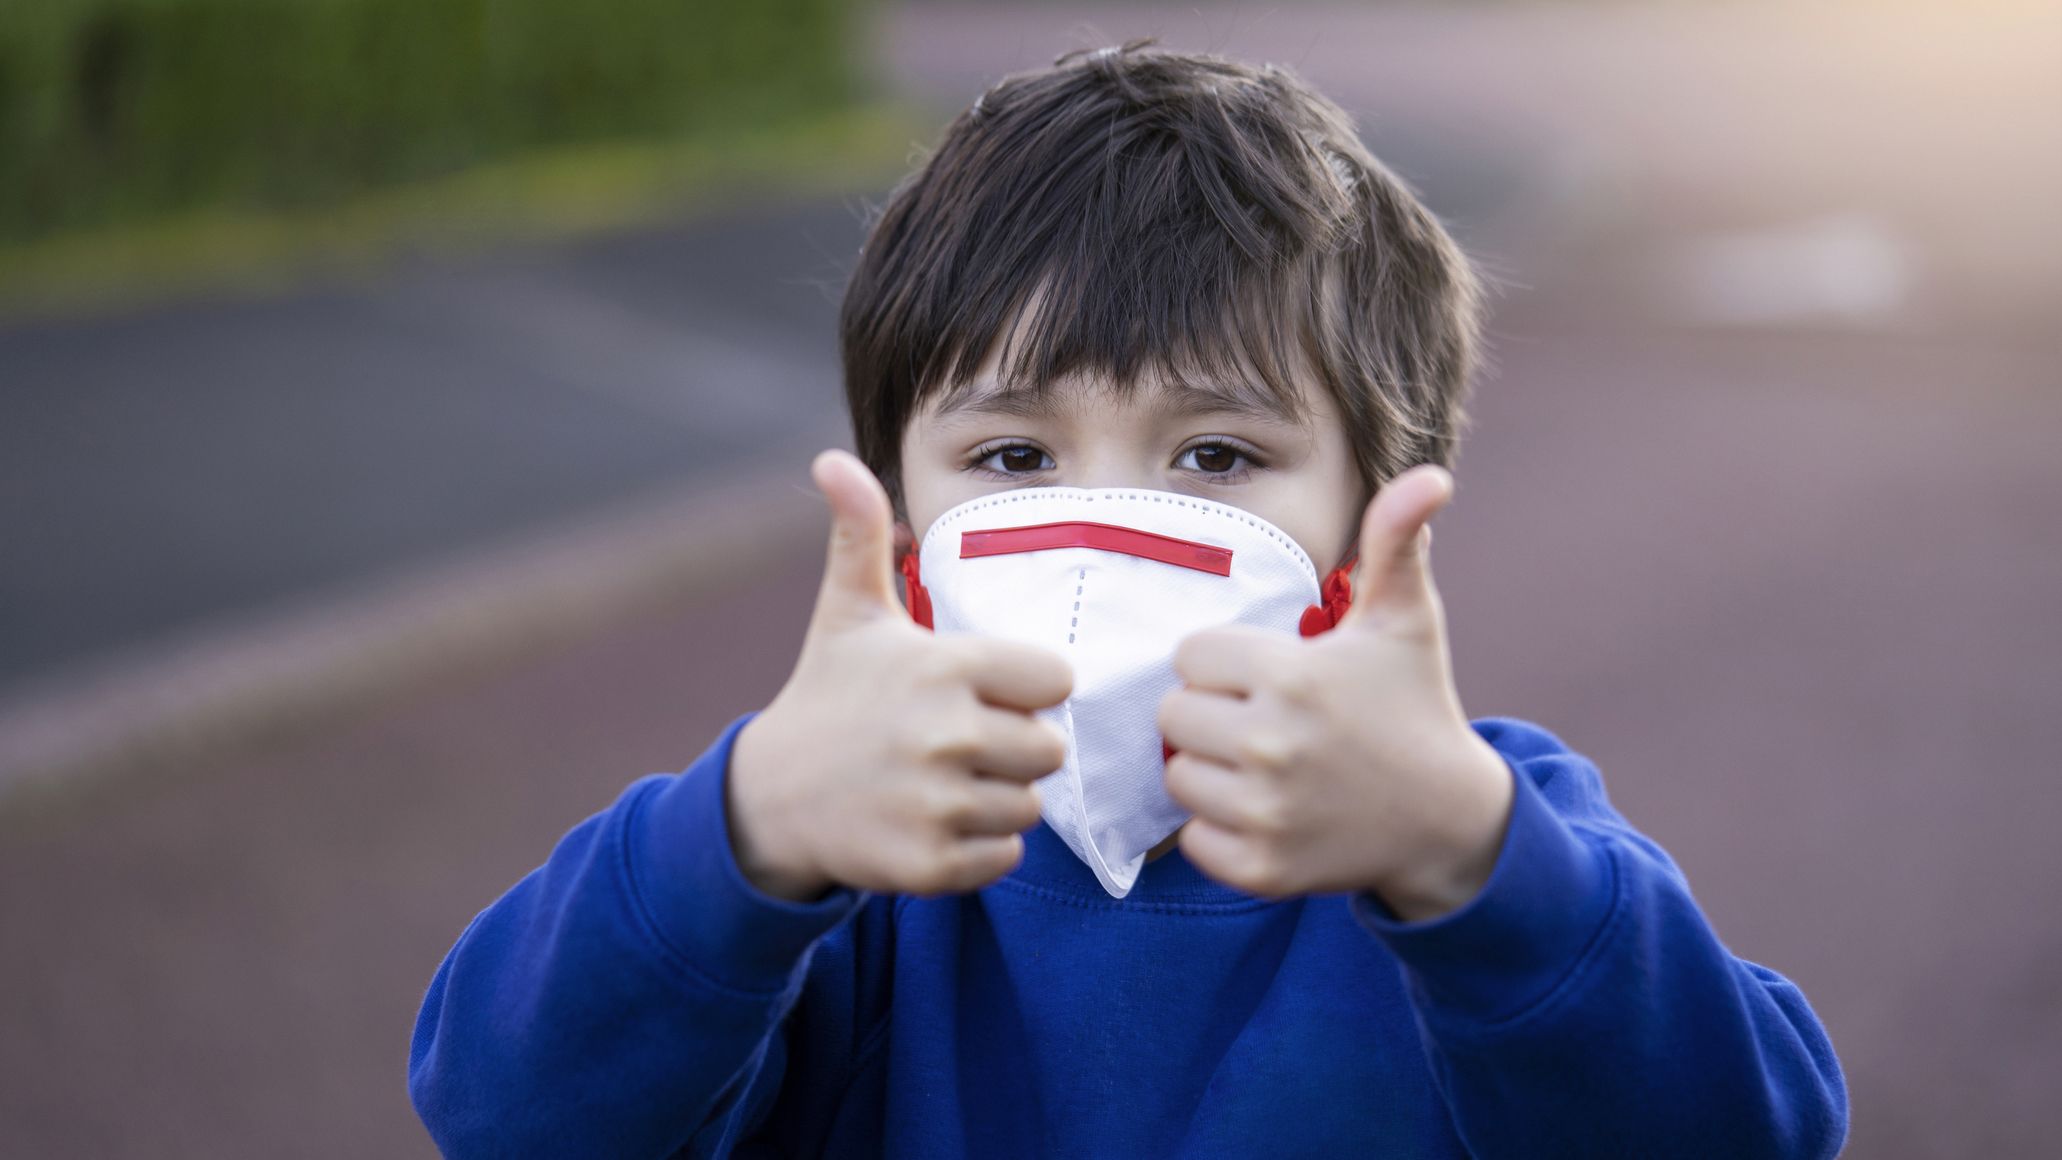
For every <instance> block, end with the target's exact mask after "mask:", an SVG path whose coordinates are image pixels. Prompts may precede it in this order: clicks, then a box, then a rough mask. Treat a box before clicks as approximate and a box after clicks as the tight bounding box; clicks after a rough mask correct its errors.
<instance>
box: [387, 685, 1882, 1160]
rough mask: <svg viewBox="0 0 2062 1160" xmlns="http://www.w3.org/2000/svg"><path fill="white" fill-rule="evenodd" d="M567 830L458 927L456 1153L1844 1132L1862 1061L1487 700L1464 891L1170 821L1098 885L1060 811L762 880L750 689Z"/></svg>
mask: <svg viewBox="0 0 2062 1160" xmlns="http://www.w3.org/2000/svg"><path fill="white" fill-rule="evenodd" d="M747 719H749V718H746V719H741V720H740V721H738V722H736V723H734V724H733V725H731V726H730V728H729V729H727V730H726V731H725V732H724V734H723V736H722V737H721V739H719V740H718V741H717V742H716V744H715V745H714V746H712V747H711V748H710V749H709V751H708V752H707V753H705V754H703V755H702V756H701V758H700V759H699V760H697V761H696V762H695V763H694V765H693V766H691V767H689V768H688V769H687V771H686V772H684V773H681V774H679V775H677V776H657V777H649V778H646V779H644V780H641V781H638V782H636V783H635V784H633V785H631V786H630V788H629V789H628V790H626V791H625V792H624V793H623V795H622V797H621V798H620V799H618V800H617V801H616V803H615V804H614V805H613V806H611V807H610V808H609V809H607V810H605V811H603V812H602V813H600V814H597V815H595V816H594V817H592V818H589V819H587V820H586V821H585V822H583V823H581V824H580V825H579V826H577V827H575V828H574V829H573V830H572V832H570V833H568V834H567V835H566V836H565V838H564V839H563V840H562V841H560V843H559V844H558V847H557V848H556V849H555V850H554V851H553V852H552V854H551V857H550V860H549V861H547V862H546V863H545V864H544V865H543V866H541V867H539V868H538V869H537V870H535V871H533V872H532V873H531V874H530V875H529V876H528V877H526V878H524V879H523V880H522V881H520V882H518V883H517V884H516V885H515V886H514V887H513V888H512V889H510V890H509V892H508V893H507V894H505V895H503V896H502V897H501V898H500V899H499V900H498V901H496V902H495V903H494V904H493V905H492V906H489V907H488V908H487V909H486V910H485V911H483V912H481V913H480V914H479V916H478V917H476V918H475V919H474V920H473V922H472V925H471V926H469V927H468V928H467V929H466V931H465V933H464V934H463V935H461V936H460V938H459V940H458V943H457V945H456V946H454V947H453V948H452V949H451V952H450V954H449V955H448V956H446V958H445V960H444V963H443V965H442V966H441V967H440V968H439V969H438V971H437V974H436V977H435V978H434V979H433V980H432V981H431V983H430V987H429V993H428V995H427V997H426V998H425V999H424V1001H423V1007H422V1013H421V1016H420V1018H419V1020H418V1022H417V1024H416V1029H415V1038H414V1044H413V1050H412V1052H411V1055H410V1059H409V1088H410V1092H411V1094H412V1096H413V1097H414V1100H415V1106H416V1109H417V1111H418V1112H419V1113H420V1114H421V1116H422V1118H423V1122H424V1123H425V1124H427V1125H428V1126H429V1129H430V1132H431V1134H432V1135H433V1136H434V1137H435V1138H436V1140H437V1143H438V1144H439V1145H441V1146H442V1147H443V1148H444V1150H445V1151H446V1152H447V1153H448V1154H450V1155H453V1156H498V1157H506V1156H552V1157H578V1156H609V1157H665V1156H675V1155H686V1156H722V1155H732V1154H735V1155H744V1156H790V1155H795V1156H816V1155H828V1156H837V1157H847V1156H888V1157H897V1158H904V1157H910V1158H919V1157H948V1156H949V1157H960V1156H974V1157H984V1158H985V1157H1016V1156H1023V1157H1047V1156H1065V1157H1077V1156H1078V1157H1120V1158H1132V1157H1176V1156H1179V1157H1220V1156H1221V1157H1256V1156H1269V1157H1274V1156H1376V1155H1379V1156H1384V1157H1460V1156H1476V1157H1525V1158H1527V1160H1536V1158H1540V1157H1554V1156H1571V1157H1589V1158H1595V1157H1614V1156H1625V1157H1665V1156H1700V1157H1703V1156H1708V1157H1724V1158H1727V1160H1750V1158H1753V1157H1764V1156H1766V1157H1806V1156H1832V1155H1833V1154H1835V1153H1836V1152H1837V1151H1838V1150H1839V1148H1840V1144H1841V1142H1842V1140H1843V1138H1844V1136H1845V1134H1846V1126H1847V1093H1846V1088H1845V1085H1844V1082H1843V1080H1842V1077H1841V1074H1840V1067H1839V1063H1838V1061H1837V1060H1836V1059H1835V1058H1834V1055H1833V1049H1832V1045H1831V1044H1830V1043H1829V1042H1828V1041H1827V1038H1826V1034H1825V1032H1824V1030H1822V1029H1821V1027H1820V1026H1819V1023H1818V1020H1817V1019H1816V1018H1815V1017H1814V1016H1813V1014H1812V1012H1811V1009H1810V1007H1809V1006H1808V1005H1807V1004H1806V1003H1805V1000H1804V996H1803V995H1802V994H1800V993H1799V992H1798V990H1797V988H1796V987H1794V986H1793V985H1791V984H1790V983H1789V982H1788V981H1787V980H1785V979H1784V978H1783V977H1782V976H1780V975H1778V974H1776V973H1775V972H1773V971H1770V970H1767V969H1766V968H1763V967H1760V966H1756V965H1755V964H1753V963H1748V962H1744V961H1742V960H1740V959H1737V958H1734V957H1733V956H1732V955H1731V954H1730V953H1728V952H1727V950H1726V948H1725V947H1724V946H1723V945H1722V944H1721V943H1720V942H1719V940H1718V938H1717V936H1716V935H1714V934H1713V932H1712V930H1711V927H1710V925H1709V924H1708V923H1707V922H1706V921H1705V919H1704V916H1703V915H1702V913H1700V912H1699V910H1698V909H1697V904H1696V903H1695V902H1694V901H1692V899H1691V897H1690V891H1689V888H1688V886H1687V885H1686V884H1685V883H1684V881H1683V877H1682V874H1681V872H1680V871H1678V870H1677V869H1676V867H1675V865H1674V863H1672V862H1671V861H1670V860H1669V858H1668V856H1667V855H1666V854H1664V853H1663V852H1662V851H1661V849H1660V848H1659V847H1658V846H1656V845H1655V844H1654V843H1652V842H1651V841H1649V840H1647V839H1646V838H1645V837H1643V836H1641V835H1640V834H1638V833H1637V832H1635V831H1634V830H1633V829H1632V828H1631V827H1630V826H1628V825H1627V824H1626V822H1625V821H1624V819H1622V818H1621V817H1619V815H1618V814H1617V812H1616V811H1614V810H1613V809H1612V807H1611V805H1610V803H1609V802H1608V801H1607V800H1606V798H1605V795H1604V789H1603V785H1602V782H1601V781H1600V779H1599V777H1598V775H1597V771H1596V769H1595V767H1594V766H1592V765H1591V764H1590V763H1589V762H1588V761H1587V760H1585V759H1583V758H1582V757H1580V756H1578V755H1576V754H1574V753H1572V752H1570V751H1569V750H1568V749H1567V747H1565V746H1564V745H1563V744H1562V743H1561V742H1560V740H1559V739H1557V738H1556V737H1554V736H1553V735H1552V734H1550V733H1548V732H1546V731H1545V730H1543V729H1540V728H1538V727H1537V726H1534V725H1529V724H1526V723H1524V722H1520V721H1515V720H1510V719H1486V720H1483V721H1478V722H1476V723H1475V728H1476V730H1477V732H1479V733H1480V734H1481V735H1482V737H1483V738H1485V739H1486V740H1487V741H1488V742H1489V743H1490V745H1492V746H1493V747H1495V749H1496V750H1497V751H1498V752H1499V753H1501V754H1502V755H1503V756H1504V758H1505V760H1506V762H1507V763H1508V764H1509V765H1510V767H1511V769H1512V771H1513V775H1514V778H1515V783H1516V793H1515V797H1514V802H1513V805H1512V812H1511V819H1510V825H1509V827H1508V831H1507V834H1506V836H1505V839H1504V844H1503V847H1502V849H1501V851H1500V852H1499V855H1498V860H1497V863H1496V868H1495V870H1494V872H1493V873H1492V875H1491V877H1490V879H1489V882H1488V883H1487V885H1485V886H1484V887H1483V889H1482V891H1481V892H1480V893H1479V894H1478V895H1477V896H1476V897H1475V899H1474V900H1473V901H1471V902H1470V903H1468V904H1467V905H1466V906H1464V907H1462V908H1461V909H1460V910H1457V911H1455V912H1453V913H1451V914H1448V915H1445V916H1443V917H1441V918H1437V919H1434V920H1431V921H1427V922H1420V923H1407V922H1402V921H1400V920H1398V919H1397V918H1396V916H1395V915H1394V914H1393V913H1391V912H1390V911H1389V910H1388V909H1387V908H1386V907H1384V906H1383V904H1382V903H1381V901H1380V900H1379V899H1377V898H1376V897H1375V896H1373V895H1371V894H1358V895H1322V896H1313V897H1306V898H1296V899H1290V900H1286V901H1273V902H1270V901H1265V900H1261V899H1257V898H1254V897H1252V896H1250V895H1245V894H1241V893H1239V892H1238V891H1235V890H1232V889H1230V888H1228V887H1224V886H1220V885H1217V884H1215V883H1213V882H1211V881H1210V880H1208V879H1207V878H1205V877H1204V876H1203V875H1202V874H1201V873H1199V872H1198V871H1197V870H1196V869H1195V868H1194V867H1193V866H1192V865H1190V864H1189V863H1187V862H1186V861H1184V860H1183V858H1182V856H1181V854H1180V853H1179V851H1176V852H1173V853H1169V854H1167V855H1165V856H1163V857H1161V858H1159V859H1157V860H1155V861H1153V862H1150V863H1148V864H1147V865H1146V866H1145V868H1144V871H1143V872H1142V873H1141V875H1140V877H1139V880H1138V885H1137V887H1136V888H1135V889H1134V890H1133V891H1132V893H1131V894H1130V896H1129V897H1127V898H1125V899H1123V900H1121V901H1120V900H1117V899H1112V898H1111V897H1109V895H1108V894H1106V893H1105V892H1104V891H1103V889H1102V887H1101V886H1100V885H1098V884H1097V882H1096V880H1095V876H1094V875H1093V874H1092V873H1091V872H1090V871H1089V870H1088V868H1087V867H1086V866H1084V865H1083V864H1082V863H1081V862H1080V861H1079V860H1077V859H1076V858H1075V857H1074V855H1073V854H1072V853H1071V852H1070V851H1069V850H1068V849H1067V847H1066V846H1065V844H1064V843H1062V842H1061V840H1060V838H1059V836H1058V835H1057V834H1055V833H1054V832H1053V831H1052V830H1050V829H1048V828H1047V827H1045V826H1044V825H1043V824H1041V825H1040V826H1039V827H1038V828H1036V829H1034V830H1032V831H1030V832H1029V833H1027V834H1026V835H1025V855H1024V860H1023V863H1022V865H1021V866H1019V868H1018V869H1017V870H1016V871H1014V872H1013V873H1011V874H1010V875H1009V876H1008V877H1006V878H1004V879H1003V880H1002V881H1000V882H997V883H996V884H994V885H992V886H990V887H988V888H987V889H985V890H982V891H979V892H978V893H974V894H968V895H961V896H946V897H939V898H916V897H909V896H899V895H897V896H888V895H869V894H864V893H855V892H852V891H845V890H839V891H834V892H833V893H832V894H831V895H830V896H828V897H826V898H824V899H822V900H821V901H817V902H813V903H807V904H801V903H793V902H786V901H782V900H778V899H774V898H772V897H770V896H767V895H765V894H763V893H761V892H760V891H758V890H756V889H755V888H754V887H753V886H752V885H751V884H750V883H749V882H748V881H746V880H745V878H744V877H743V876H742V874H741V873H740V872H739V870H738V867H737V864H736V862H735V860H734V859H733V857H732V853H731V848H730V845H729V841H728V838H727V828H726V821H725V816H724V778H725V776H726V771H727V768H728V764H729V756H730V748H731V743H732V741H733V739H734V738H735V737H736V736H737V730H738V728H739V726H741V725H742V724H743V723H744V720H747Z"/></svg>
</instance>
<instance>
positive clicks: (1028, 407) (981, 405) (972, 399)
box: [938, 381, 1301, 426]
mask: <svg viewBox="0 0 2062 1160" xmlns="http://www.w3.org/2000/svg"><path fill="white" fill-rule="evenodd" d="M1139 389H1140V390H1146V391H1148V393H1150V394H1153V395H1156V396H1158V397H1159V398H1162V399H1164V400H1165V401H1166V405H1167V406H1169V407H1172V408H1173V409H1175V410H1178V411H1180V412H1181V413H1183V414H1188V415H1232V416H1237V417H1240V418H1246V419H1257V420H1260V421H1262V422H1272V423H1282V424H1286V425H1289V426H1299V425H1300V423H1301V417H1300V416H1299V415H1297V414H1296V412H1295V410H1294V409H1293V408H1292V407H1290V406H1289V404H1288V403H1287V402H1286V401H1285V400H1282V399H1280V398H1277V397H1276V396H1274V395H1273V394H1272V393H1270V392H1267V391H1264V390H1260V389H1258V388H1254V387H1250V386H1243V385H1241V386H1223V385H1218V384H1209V385H1204V386H1193V385H1186V384H1178V383H1169V384H1167V385H1165V386H1163V387H1159V388H1139ZM1055 396H1056V392H1054V391H1053V390H1052V389H1050V388H1048V387H1020V388H1017V389H1015V390H1004V389H1002V388H999V387H996V386H994V385H993V384H992V383H989V382H985V381H984V382H982V383H979V384H976V385H974V386H971V387H968V388H965V389H963V390H960V391H957V392H955V393H953V394H952V395H950V396H948V397H947V398H946V399H945V401H944V402H943V403H941V404H940V405H939V407H938V419H939V420H941V421H942V420H946V419H953V418H960V417H974V416H980V415H1001V416H1006V417H1009V418H1015V419H1050V418H1053V417H1055V416H1057V415H1058V414H1059V413H1060V410H1061V407H1060V404H1059V402H1058V401H1057V399H1056V397H1055Z"/></svg>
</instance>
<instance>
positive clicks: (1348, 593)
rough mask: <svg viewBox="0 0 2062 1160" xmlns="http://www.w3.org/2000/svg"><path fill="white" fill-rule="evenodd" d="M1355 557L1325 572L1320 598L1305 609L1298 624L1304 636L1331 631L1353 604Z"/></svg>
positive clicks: (1319, 592) (1348, 558)
mask: <svg viewBox="0 0 2062 1160" xmlns="http://www.w3.org/2000/svg"><path fill="white" fill-rule="evenodd" d="M1352 573H1353V557H1351V556H1348V557H1347V558H1346V562H1345V563H1343V564H1341V565H1339V566H1338V567H1337V568H1334V569H1332V570H1331V571H1330V572H1328V573H1326V574H1325V580H1324V583H1323V584H1320V585H1319V586H1318V599H1319V600H1320V601H1321V602H1322V603H1318V604H1313V605H1311V606H1310V607H1308V608H1306V609H1304V610H1303V621H1302V623H1301V624H1299V625H1298V626H1297V628H1298V630H1299V631H1301V632H1302V633H1303V635H1304V636H1316V635H1317V634H1319V633H1321V632H1330V631H1331V630H1332V629H1333V628H1334V627H1335V626H1337V625H1338V623H1339V620H1340V618H1342V617H1344V616H1345V615H1346V610H1347V609H1348V608H1351V607H1352V606H1353V576H1352Z"/></svg>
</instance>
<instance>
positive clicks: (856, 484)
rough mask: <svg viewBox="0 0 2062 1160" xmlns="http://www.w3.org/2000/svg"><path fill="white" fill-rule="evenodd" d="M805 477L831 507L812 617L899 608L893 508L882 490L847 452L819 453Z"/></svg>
mask: <svg viewBox="0 0 2062 1160" xmlns="http://www.w3.org/2000/svg"><path fill="white" fill-rule="evenodd" d="M809 477H810V478H811V479H813V480H815V481H816V489H817V490H818V491H821V492H822V493H823V498H824V499H825V500H826V501H827V502H829V504H830V508H831V534H830V549H829V552H828V554H827V555H826V557H825V559H824V564H823V587H822V589H821V590H820V591H818V593H817V597H816V615H817V617H818V618H819V619H821V618H822V617H824V616H826V615H828V616H833V617H837V618H839V619H844V620H857V619H865V618H867V617H871V616H873V615H875V614H876V613H879V612H882V611H885V610H887V609H894V610H896V611H897V612H900V611H901V608H902V605H901V603H900V602H899V601H898V600H896V598H895V579H894V574H893V565H894V561H893V560H892V559H891V558H890V557H891V556H892V555H893V553H894V550H895V524H894V512H893V509H892V508H891V507H890V506H889V504H888V493H887V490H886V489H884V488H883V487H882V486H881V482H880V480H877V479H875V478H874V475H873V472H871V471H869V470H867V467H866V465H865V464H864V463H861V462H860V461H859V459H858V457H857V456H855V455H853V454H852V453H851V452H849V451H839V450H836V449H832V450H829V451H824V452H821V453H819V454H818V455H817V457H816V459H815V460H814V461H812V462H811V463H810V464H809Z"/></svg>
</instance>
